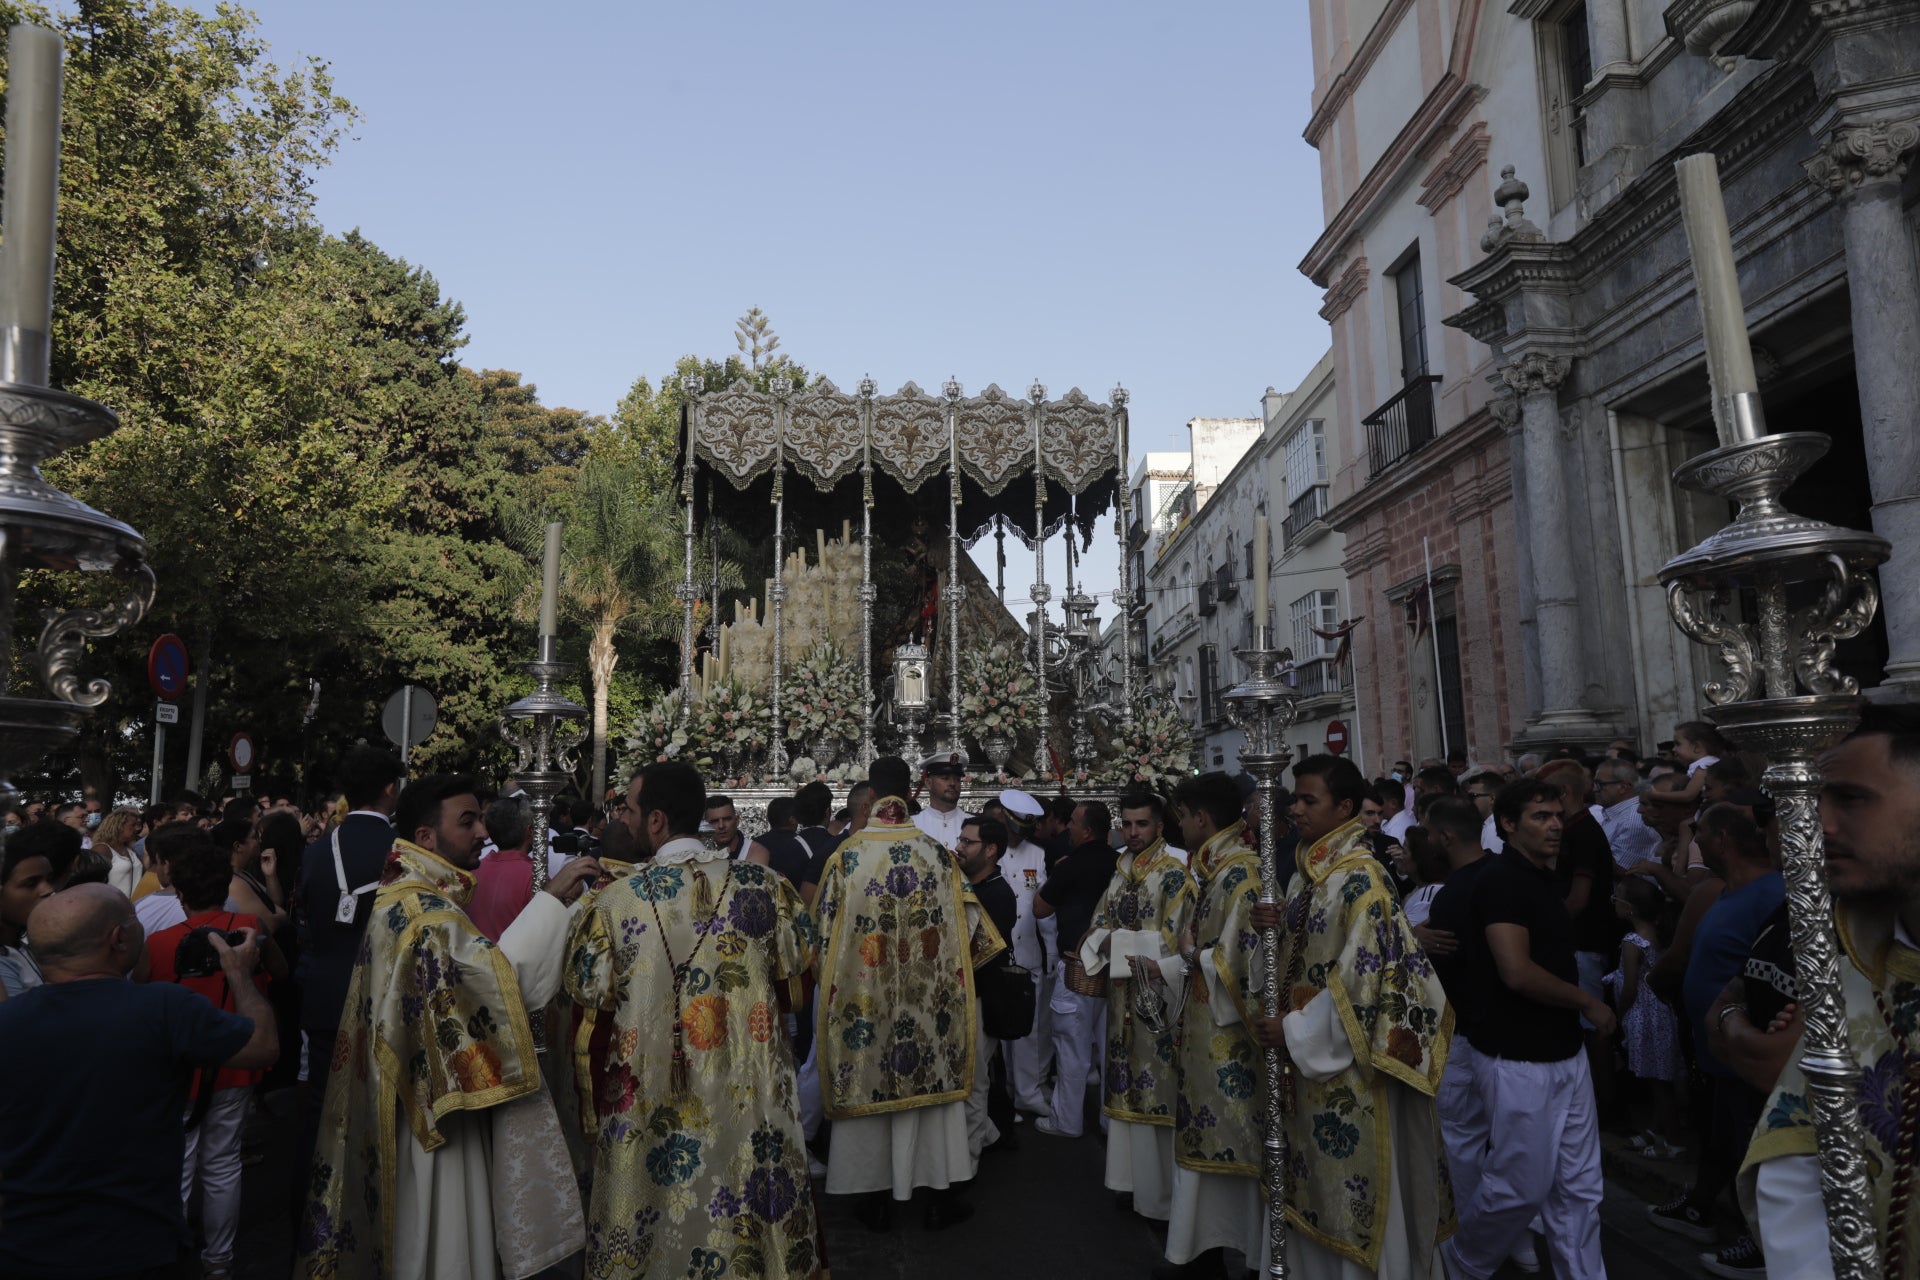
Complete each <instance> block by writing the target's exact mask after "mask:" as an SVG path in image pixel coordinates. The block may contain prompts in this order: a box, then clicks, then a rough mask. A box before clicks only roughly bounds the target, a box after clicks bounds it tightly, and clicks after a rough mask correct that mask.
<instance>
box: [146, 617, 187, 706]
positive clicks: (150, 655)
mask: <svg viewBox="0 0 1920 1280" xmlns="http://www.w3.org/2000/svg"><path fill="white" fill-rule="evenodd" d="M187 670H188V668H187V644H186V641H184V640H182V639H181V638H180V637H179V636H176V635H174V634H173V633H172V632H171V631H169V632H168V633H167V634H166V635H163V636H161V637H160V638H159V639H157V640H155V641H154V642H153V647H152V648H151V649H149V650H147V683H148V684H150V685H152V686H153V691H154V692H155V693H157V694H159V695H160V696H161V697H163V698H168V699H172V698H177V697H179V696H180V695H181V694H183V693H185V692H186V691H187Z"/></svg>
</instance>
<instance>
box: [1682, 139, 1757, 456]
mask: <svg viewBox="0 0 1920 1280" xmlns="http://www.w3.org/2000/svg"><path fill="white" fill-rule="evenodd" d="M1673 169H1674V174H1675V176H1676V177H1677V179H1678V185H1679V189H1680V219H1681V221H1682V222H1683V223H1684V224H1685V226H1686V229H1687V248H1688V251H1689V252H1690V253H1691V254H1692V256H1693V281H1694V284H1693V291H1694V296H1696V297H1697V298H1699V300H1700V327H1701V332H1702V334H1703V335H1704V338H1705V343H1706V350H1707V381H1708V384H1709V389H1710V391H1711V393H1712V397H1713V420H1714V425H1715V426H1717V427H1718V428H1719V433H1720V443H1721V444H1733V443H1735V442H1736V441H1739V440H1751V439H1755V438H1757V437H1758V436H1759V434H1760V433H1759V431H1758V429H1757V425H1758V424H1757V420H1756V419H1754V418H1750V417H1748V416H1747V415H1744V414H1736V413H1735V412H1734V411H1733V398H1734V397H1735V396H1737V395H1740V394H1742V393H1743V392H1744V393H1757V392H1758V391H1759V390H1760V380H1759V379H1758V378H1757V377H1755V376H1754V371H1753V348H1752V346H1751V345H1750V344H1749V343H1748V341H1747V320H1746V311H1745V308H1744V307H1743V306H1742V305H1741V302H1740V277H1739V273H1738V271H1737V269H1736V268H1735V265H1734V261H1733V235H1732V233H1731V232H1730V231H1729V230H1728V228H1727V205H1726V201H1725V200H1724V199H1723V198H1722V196H1721V194H1720V166H1719V165H1718V164H1717V163H1716V162H1715V161H1714V158H1713V155H1712V153H1710V152H1708V153H1703V154H1700V155H1692V156H1688V157H1687V158H1686V159H1684V160H1680V161H1677V162H1676V163H1675V164H1674V166H1673Z"/></svg>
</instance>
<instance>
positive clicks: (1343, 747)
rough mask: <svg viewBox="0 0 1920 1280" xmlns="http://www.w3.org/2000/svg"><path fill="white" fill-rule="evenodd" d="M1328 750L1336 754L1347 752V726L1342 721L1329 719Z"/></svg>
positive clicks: (1341, 754)
mask: <svg viewBox="0 0 1920 1280" xmlns="http://www.w3.org/2000/svg"><path fill="white" fill-rule="evenodd" d="M1327 750H1328V751H1329V752H1330V753H1332V754H1333V755H1336V756H1343V755H1345V754H1346V753H1347V726H1346V725H1345V724H1343V723H1342V722H1341V721H1338V720H1329V721H1327Z"/></svg>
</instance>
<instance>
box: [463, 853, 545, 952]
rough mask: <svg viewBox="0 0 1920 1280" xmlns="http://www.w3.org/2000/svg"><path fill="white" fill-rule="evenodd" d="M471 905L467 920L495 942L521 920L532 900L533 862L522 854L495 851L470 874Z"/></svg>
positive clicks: (469, 904) (483, 859)
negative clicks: (471, 885)
mask: <svg viewBox="0 0 1920 1280" xmlns="http://www.w3.org/2000/svg"><path fill="white" fill-rule="evenodd" d="M473 880H474V885H473V901H471V902H469V903H468V904H467V919H469V920H471V921H473V927H474V928H476V929H478V930H479V931H480V932H481V933H484V934H486V935H487V937H488V938H489V939H490V940H492V941H494V942H498V941H500V935H501V934H503V933H505V932H506V931H507V926H508V925H510V924H512V923H513V922H514V921H515V920H517V919H519V918H520V913H521V912H522V911H525V910H526V909H527V903H528V902H530V901H532V899H533V859H532V858H531V857H530V856H528V855H527V854H526V853H524V852H520V851H516V850H512V849H496V850H495V851H494V852H492V853H490V854H488V855H487V856H486V857H484V858H482V859H480V865H479V866H478V867H476V868H475V869H474V872H473Z"/></svg>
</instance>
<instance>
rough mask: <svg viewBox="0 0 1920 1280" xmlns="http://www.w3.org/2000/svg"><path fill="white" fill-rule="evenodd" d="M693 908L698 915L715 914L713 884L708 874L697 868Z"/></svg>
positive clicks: (694, 878)
mask: <svg viewBox="0 0 1920 1280" xmlns="http://www.w3.org/2000/svg"><path fill="white" fill-rule="evenodd" d="M693 910H694V912H695V914H697V915H707V916H710V915H712V914H713V885H712V884H711V883H709V882H708V880H707V874H706V872H704V871H701V870H699V869H698V868H696V869H695V870H694V873H693Z"/></svg>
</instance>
